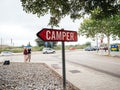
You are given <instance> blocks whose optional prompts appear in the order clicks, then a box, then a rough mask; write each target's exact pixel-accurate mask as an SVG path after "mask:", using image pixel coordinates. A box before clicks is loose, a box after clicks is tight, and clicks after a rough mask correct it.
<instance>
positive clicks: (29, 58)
mask: <svg viewBox="0 0 120 90" xmlns="http://www.w3.org/2000/svg"><path fill="white" fill-rule="evenodd" d="M28 60H29V62H30V60H31V48H28Z"/></svg>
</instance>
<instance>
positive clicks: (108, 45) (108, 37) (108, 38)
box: [107, 36, 110, 56]
mask: <svg viewBox="0 0 120 90" xmlns="http://www.w3.org/2000/svg"><path fill="white" fill-rule="evenodd" d="M107 41H108V44H107V47H108V55H109V56H110V36H107Z"/></svg>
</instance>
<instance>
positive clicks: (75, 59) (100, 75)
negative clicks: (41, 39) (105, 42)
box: [0, 50, 120, 90]
mask: <svg viewBox="0 0 120 90" xmlns="http://www.w3.org/2000/svg"><path fill="white" fill-rule="evenodd" d="M61 52H62V51H61V50H60V51H57V52H56V53H55V54H42V52H32V59H31V62H54V63H55V62H56V61H57V62H58V63H57V64H60V65H61V64H62V54H61ZM102 54H104V52H102ZM118 54H119V53H118ZM65 59H66V67H67V69H68V67H70V69H71V67H73V69H74V68H75V69H76V68H77V70H79V71H80V73H78V74H73V73H70V72H69V70H68V72H66V73H67V74H66V75H67V79H68V80H69V81H70V82H72V83H73V84H75V85H76V86H78V87H79V88H80V89H81V90H120V57H109V56H103V55H99V54H98V53H97V52H89V51H81V50H73V51H66V52H65ZM4 60H11V62H24V56H23V55H22V53H20V54H17V55H14V56H7V57H5V56H0V62H1V61H4ZM60 72H61V70H60ZM73 77H74V79H73Z"/></svg>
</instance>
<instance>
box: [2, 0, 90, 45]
mask: <svg viewBox="0 0 120 90" xmlns="http://www.w3.org/2000/svg"><path fill="white" fill-rule="evenodd" d="M81 22H82V19H80V20H76V21H75V22H73V21H72V20H71V19H70V18H69V17H65V18H64V19H62V20H61V22H60V24H59V27H56V28H55V29H61V28H64V29H65V30H71V31H78V28H79V27H80V23H81ZM48 23H49V15H45V16H43V17H40V18H38V17H37V16H36V15H33V14H28V13H26V12H25V11H23V7H22V4H21V2H20V0H0V41H1V44H4V45H6V44H7V45H14V46H21V45H25V46H26V45H27V44H28V43H29V42H30V43H31V45H32V46H36V42H35V39H36V38H37V36H36V33H37V32H39V31H40V30H42V28H50V26H48ZM88 41H90V39H86V38H85V37H79V38H78V41H77V42H74V43H73V42H67V43H66V44H83V43H86V42H88ZM59 43H60V42H59Z"/></svg>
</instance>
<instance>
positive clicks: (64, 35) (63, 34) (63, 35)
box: [62, 32, 66, 40]
mask: <svg viewBox="0 0 120 90" xmlns="http://www.w3.org/2000/svg"><path fill="white" fill-rule="evenodd" d="M65 37H66V33H65V32H62V40H65Z"/></svg>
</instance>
